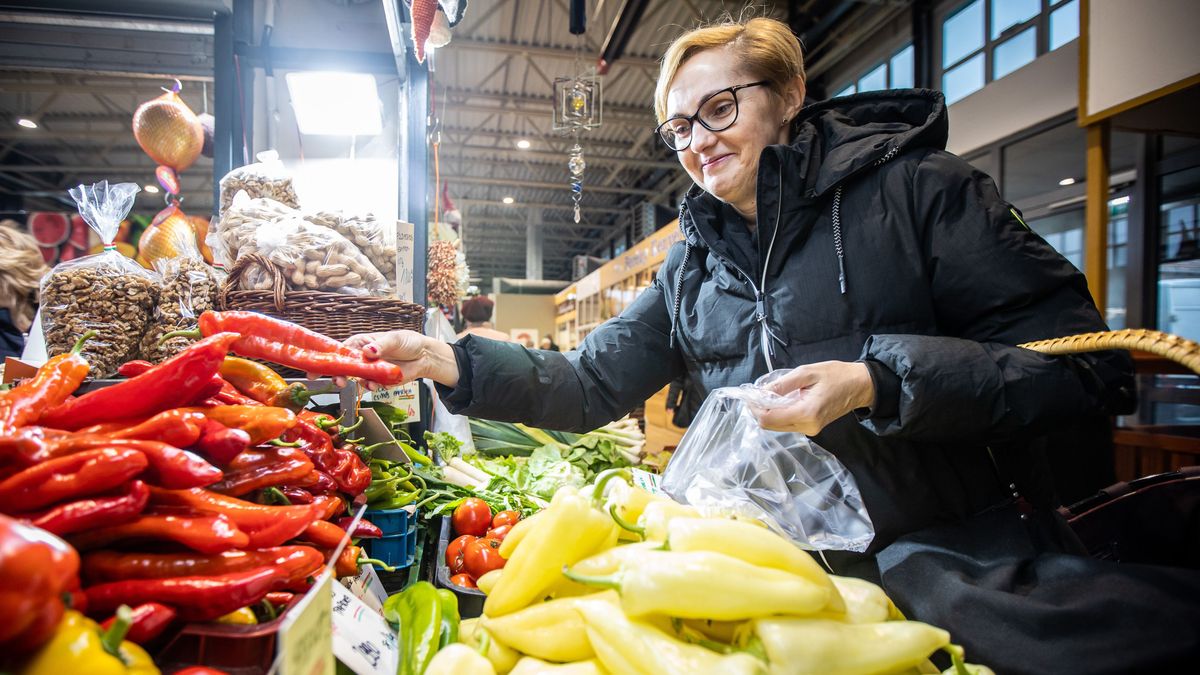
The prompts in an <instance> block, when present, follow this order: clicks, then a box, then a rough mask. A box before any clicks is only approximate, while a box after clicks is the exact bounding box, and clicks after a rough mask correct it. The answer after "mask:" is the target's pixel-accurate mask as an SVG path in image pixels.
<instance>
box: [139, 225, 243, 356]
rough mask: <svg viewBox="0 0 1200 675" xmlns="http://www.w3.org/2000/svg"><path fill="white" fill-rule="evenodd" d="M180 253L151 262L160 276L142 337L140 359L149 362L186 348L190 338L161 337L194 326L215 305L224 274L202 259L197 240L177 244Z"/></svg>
mask: <svg viewBox="0 0 1200 675" xmlns="http://www.w3.org/2000/svg"><path fill="white" fill-rule="evenodd" d="M179 253H180V255H178V256H175V257H173V258H160V259H158V260H155V261H154V270H155V271H156V272H158V274H159V276H160V277H161V278H162V287H161V289H160V290H159V293H158V303H157V304H156V305H155V308H154V317H153V320H152V321H151V322H150V327H149V329H148V330H147V331H146V336H145V337H144V338H143V339H142V358H143V359H146V360H147V361H151V362H153V363H158V362H160V361H163V360H165V359H168V358H170V357H172V356H174V355H176V354H178V353H179V352H181V351H183V350H184V349H185V348H187V346H188V345H190V344H192V340H191V339H189V338H186V337H173V338H170V339H168V340H166V341H163V340H162V336H163V335H166V334H167V333H170V332H172V331H177V330H192V329H194V328H196V326H197V323H198V322H199V320H200V315H201V314H203V313H204V312H206V311H207V310H210V309H215V308H216V305H217V290H218V288H220V285H221V282H222V281H223V279H224V276H223V275H222V274H220V273H219V272H218V271H217V270H214V269H213V268H211V267H209V266H208V265H207V264H205V262H204V257H203V255H202V254H201V253H200V246H199V243H198V242H193V245H192V246H190V247H181V248H180V250H179Z"/></svg>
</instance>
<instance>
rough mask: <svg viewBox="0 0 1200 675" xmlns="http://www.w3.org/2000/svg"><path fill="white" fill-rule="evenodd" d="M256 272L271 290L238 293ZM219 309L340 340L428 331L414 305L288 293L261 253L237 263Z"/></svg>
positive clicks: (341, 295) (420, 309) (420, 310)
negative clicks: (264, 276) (262, 274)
mask: <svg viewBox="0 0 1200 675" xmlns="http://www.w3.org/2000/svg"><path fill="white" fill-rule="evenodd" d="M254 267H260V268H261V269H264V270H267V271H269V272H270V274H271V282H272V289H271V290H269V291H246V290H237V288H238V286H239V285H240V284H241V283H242V278H243V277H244V276H245V275H246V273H247V272H248V271H249V270H251V269H253V268H254ZM217 308H218V309H220V310H222V311H226V310H240V311H248V312H259V313H261V314H266V315H268V316H273V317H275V318H277V319H283V320H284V321H291V322H292V323H296V324H299V325H301V326H304V327H305V328H307V329H309V330H313V331H316V332H318V333H321V334H322V335H328V336H329V337H331V338H334V339H336V340H345V339H346V338H348V337H350V336H351V335H357V334H359V333H375V332H382V331H389V330H398V329H401V328H404V329H408V330H415V331H418V332H421V331H423V330H424V329H425V308H424V307H422V306H421V305H416V304H413V303H411V302H405V301H403V300H396V299H394V298H380V297H374V296H359V295H346V294H344V293H326V292H324V291H292V290H288V288H287V282H286V281H285V280H284V277H283V273H282V271H281V270H280V269H279V267H277V266H276V265H275V264H273V263H272V262H271V261H270V260H268V259H267V258H266V257H265V256H263V255H261V254H258V253H251V254H247V255H243V256H241V257H239V258H238V261H237V262H236V263H234V265H233V269H231V270H230V271H229V279H228V280H227V281H226V282H225V284H224V285H222V286H221V290H220V292H219V293H218V295H217ZM284 375H285V376H292V375H296V376H300V375H298V374H289V373H284Z"/></svg>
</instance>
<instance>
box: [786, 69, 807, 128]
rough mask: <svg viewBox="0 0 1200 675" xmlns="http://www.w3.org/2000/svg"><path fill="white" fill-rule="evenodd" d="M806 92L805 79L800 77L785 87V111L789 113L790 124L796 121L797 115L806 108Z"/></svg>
mask: <svg viewBox="0 0 1200 675" xmlns="http://www.w3.org/2000/svg"><path fill="white" fill-rule="evenodd" d="M806 90H807V89H806V87H805V84H804V77H802V76H800V75H797V76H796V77H795V78H793V79H792V81H791V82H789V83H788V84H787V86H786V87H784V90H783V109H784V110H785V111H786V112H787V120H788V121H789V122H791V121H792V120H794V119H796V115H799V114H800V109H801V108H803V107H804V94H805V93H806Z"/></svg>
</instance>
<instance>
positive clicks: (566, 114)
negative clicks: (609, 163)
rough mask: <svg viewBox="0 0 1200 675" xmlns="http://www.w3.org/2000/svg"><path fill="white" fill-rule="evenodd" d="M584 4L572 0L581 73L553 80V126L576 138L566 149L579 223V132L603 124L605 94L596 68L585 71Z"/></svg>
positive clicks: (577, 68) (584, 165) (581, 163)
mask: <svg viewBox="0 0 1200 675" xmlns="http://www.w3.org/2000/svg"><path fill="white" fill-rule="evenodd" d="M583 4H584V3H583V2H582V0H572V3H571V7H572V13H571V16H572V21H571V32H572V33H574V34H575V35H577V36H579V41H578V43H577V45H576V49H575V72H576V73H578V74H576V75H575V76H573V77H560V78H558V79H556V80H554V127H553V128H554V130H555V131H557V132H559V133H562V134H565V135H569V136H571V137H572V138H573V139H574V141H575V143H574V145H572V146H571V149H570V150H569V151H567V170H568V172H569V174H570V176H569V177H570V185H571V202H572V204H573V211H574V218H575V222H576V223H578V222H579V221H580V220H582V218H583V213H582V209H581V203H582V201H583V172H584V170H585V169H586V168H587V162H586V161H585V160H584V158H583V146H582V145H580V136H581V134H582V133H583V132H584V131H588V130H590V129H595V128H596V127H598V126H600V124H601V122H602V121H603V120H602V116H601V111H602V109H603V106H602V103H603V98H604V97H603V89H602V87H601V86H600V79H599V78H597V77H596V72H595V70H594V69H593V70H592V71H590V72H588V73H584V72H583V67H582V48H583V32H584V30H585V29H586V26H585V21H584V16H585V14H586V13H585V12H584V11H583V9H582V7H583Z"/></svg>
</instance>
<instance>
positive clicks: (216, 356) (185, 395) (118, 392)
mask: <svg viewBox="0 0 1200 675" xmlns="http://www.w3.org/2000/svg"><path fill="white" fill-rule="evenodd" d="M238 337H239V336H238V335H237V334H236V333H220V334H217V335H213V336H212V337H209V338H205V339H203V340H201V341H199V342H197V343H196V344H194V345H192V346H191V347H188V348H187V349H185V350H183V351H182V352H180V353H178V354H176V355H175V356H172V357H171V358H170V359H167V360H166V361H164V362H163V363H162V365H160V366H158V367H157V368H153V369H151V370H149V371H146V372H145V373H142V374H141V375H138V376H137V377H133V378H130V379H128V380H125V381H123V382H118V383H117V384H114V385H112V386H111V387H104V388H102V389H97V390H95V391H92V392H88V393H87V394H84V395H83V396H80V397H78V398H76V399H73V400H70V401H67V402H66V403H63V404H62V405H59V406H57V407H55V408H53V409H51V410H50V411H49V412H47V413H46V414H45V415H43V416H42V419H41V423H42V424H43V425H45V426H49V427H54V428H57V429H72V430H73V429H81V428H83V427H88V426H91V425H93V424H102V423H104V422H113V421H117V420H127V419H141V418H144V417H148V416H150V415H154V414H156V413H159V412H162V411H163V410H169V409H171V408H178V407H181V406H185V405H188V404H189V403H191V402H193V401H196V400H198V399H197V397H198V396H199V395H201V394H204V393H205V392H206V391H207V390H209V389H210V388H211V387H210V385H211V383H212V379H213V375H215V374H216V373H217V369H218V368H219V367H220V366H221V360H222V359H224V358H225V354H226V353H228V351H229V346H230V345H231V344H233V342H234V341H236V340H237V339H238ZM211 395H212V394H208V396H211Z"/></svg>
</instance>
